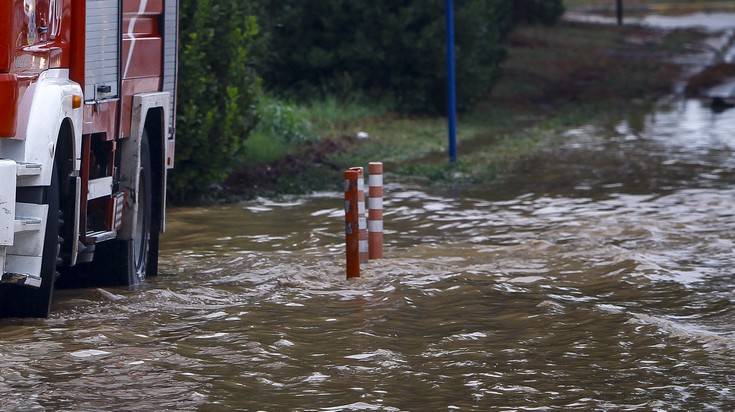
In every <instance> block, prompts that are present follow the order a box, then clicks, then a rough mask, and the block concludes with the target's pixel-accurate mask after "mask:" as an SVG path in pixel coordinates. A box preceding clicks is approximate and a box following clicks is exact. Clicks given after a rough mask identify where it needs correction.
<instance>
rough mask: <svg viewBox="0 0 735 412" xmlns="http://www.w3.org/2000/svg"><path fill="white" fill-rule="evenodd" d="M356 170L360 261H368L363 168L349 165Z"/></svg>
mask: <svg viewBox="0 0 735 412" xmlns="http://www.w3.org/2000/svg"><path fill="white" fill-rule="evenodd" d="M350 170H355V171H357V173H359V174H358V176H357V222H358V227H359V229H360V263H367V261H368V255H369V254H368V228H367V211H366V210H365V168H363V167H351V168H350Z"/></svg>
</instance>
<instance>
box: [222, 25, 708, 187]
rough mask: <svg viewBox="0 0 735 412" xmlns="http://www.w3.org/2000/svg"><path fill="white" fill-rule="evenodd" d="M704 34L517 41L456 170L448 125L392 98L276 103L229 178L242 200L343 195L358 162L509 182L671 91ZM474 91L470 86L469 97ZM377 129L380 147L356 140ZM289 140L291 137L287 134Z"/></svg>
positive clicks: (519, 37)
mask: <svg viewBox="0 0 735 412" xmlns="http://www.w3.org/2000/svg"><path fill="white" fill-rule="evenodd" d="M702 38H703V35H702V34H701V33H698V32H694V31H670V32H661V31H655V30H648V29H643V28H638V27H625V28H622V29H621V28H617V27H607V26H598V25H586V24H573V23H564V24H561V25H559V26H556V27H526V28H522V29H519V30H517V31H516V32H515V33H514V34H513V35H512V38H511V39H510V48H509V55H508V59H507V61H506V62H505V64H504V73H503V76H502V78H501V80H500V82H499V83H498V84H497V86H496V87H495V89H494V91H493V92H492V94H491V95H490V96H487V98H486V99H485V101H484V102H483V103H482V104H480V105H478V107H477V108H476V109H474V110H473V111H472V112H469V113H465V114H462V115H461V116H460V127H459V140H460V147H459V152H460V155H461V156H460V161H459V162H458V163H457V164H456V165H453V166H449V165H448V164H447V162H446V157H445V154H444V153H445V150H446V121H445V119H444V118H441V117H413V116H401V115H398V114H396V113H394V112H392V111H391V104H390V102H379V103H376V102H369V101H365V100H364V99H360V98H358V97H356V98H352V99H346V100H345V99H341V100H340V99H336V98H328V99H324V100H317V101H313V102H311V103H307V104H303V103H302V104H296V103H291V104H288V103H283V101H279V100H273V101H271V102H270V103H266V104H271V105H273V106H274V107H271V110H267V111H266V112H267V113H268V115H267V116H266V119H265V121H264V122H263V123H262V124H261V126H260V127H259V130H257V131H256V133H255V134H254V136H253V137H252V138H251V139H250V140H249V141H248V142H247V145H248V153H249V157H248V158H247V159H244V161H243V163H242V165H241V167H240V168H239V170H238V171H237V173H235V174H233V175H232V176H231V178H230V179H229V181H228V182H227V186H226V188H225V189H226V190H225V192H227V193H228V195H230V196H233V197H235V198H239V197H250V196H255V195H273V194H285V193H303V192H306V191H311V190H323V189H330V190H331V189H337V188H338V187H339V182H340V181H341V180H340V173H341V171H342V170H343V169H344V168H346V167H349V166H354V165H364V164H366V163H367V162H369V161H373V160H381V161H384V162H385V163H386V168H387V170H388V171H390V172H391V173H392V175H393V176H392V177H391V179H392V180H394V181H395V180H399V181H421V182H426V183H431V184H445V183H447V182H452V183H453V184H457V183H460V184H473V183H475V182H479V181H487V180H488V179H495V178H498V177H501V176H502V175H503V174H504V173H506V172H508V171H511V170H512V169H513V168H514V167H515V166H516V165H517V164H518V163H519V161H520V160H523V159H524V158H526V157H528V156H531V155H533V154H534V153H536V152H537V151H538V150H540V149H541V148H542V147H544V146H545V145H549V144H554V143H555V142H558V141H559V139H560V138H561V136H562V134H563V132H564V131H565V130H568V129H569V128H571V127H575V126H579V125H582V124H589V123H598V122H604V121H606V120H607V119H613V118H619V117H620V116H621V114H623V113H625V112H627V111H630V110H639V109H640V107H641V106H645V105H650V104H651V102H652V101H654V100H655V99H657V98H659V97H661V96H662V95H665V94H667V93H669V92H670V91H671V89H672V86H673V82H674V81H675V80H676V79H677V78H678V72H679V68H678V67H677V66H676V65H675V64H673V63H671V58H672V57H674V56H677V55H681V54H684V53H689V52H690V51H692V50H693V49H695V48H697V47H699V44H700V41H701V40H702ZM463 87H472V86H471V85H460V93H461V91H462V88H463ZM359 132H366V133H368V135H369V136H370V137H369V138H368V139H364V140H360V139H357V138H356V137H355V136H356V134H357V133H359ZM284 136H285V137H284Z"/></svg>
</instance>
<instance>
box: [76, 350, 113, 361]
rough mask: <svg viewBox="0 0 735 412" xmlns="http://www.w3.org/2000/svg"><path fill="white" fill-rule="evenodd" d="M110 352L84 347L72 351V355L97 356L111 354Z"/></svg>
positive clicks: (78, 356) (80, 356) (81, 356)
mask: <svg viewBox="0 0 735 412" xmlns="http://www.w3.org/2000/svg"><path fill="white" fill-rule="evenodd" d="M109 354H110V352H105V351H103V350H97V349H84V350H78V351H76V352H72V353H70V355H71V356H73V357H75V358H82V359H83V358H92V357H95V356H105V355H109Z"/></svg>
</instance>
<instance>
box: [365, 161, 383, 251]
mask: <svg viewBox="0 0 735 412" xmlns="http://www.w3.org/2000/svg"><path fill="white" fill-rule="evenodd" d="M368 172H370V177H369V178H368V179H369V180H368V184H369V186H370V188H369V193H368V194H369V197H368V222H367V223H368V239H369V249H370V259H382V258H383V163H380V162H374V163H370V164H369V165H368Z"/></svg>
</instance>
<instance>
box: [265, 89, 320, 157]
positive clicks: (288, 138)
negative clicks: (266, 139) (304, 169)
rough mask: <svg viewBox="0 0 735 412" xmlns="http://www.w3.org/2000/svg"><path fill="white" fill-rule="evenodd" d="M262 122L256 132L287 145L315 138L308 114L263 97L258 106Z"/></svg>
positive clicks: (292, 106) (300, 109)
mask: <svg viewBox="0 0 735 412" xmlns="http://www.w3.org/2000/svg"><path fill="white" fill-rule="evenodd" d="M257 112H258V116H259V117H260V122H259V123H258V126H257V127H256V130H255V131H256V132H258V133H262V134H264V135H268V136H271V137H272V138H273V139H278V140H280V141H281V142H283V143H284V144H286V145H290V144H296V143H303V142H305V141H307V140H309V139H311V138H313V137H314V132H313V131H312V127H311V122H309V118H308V113H307V112H306V110H304V109H303V108H300V107H297V106H295V105H293V104H289V103H286V102H284V101H281V100H276V99H274V98H271V97H265V96H264V97H262V98H261V99H260V101H259V102H258V106H257Z"/></svg>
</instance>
